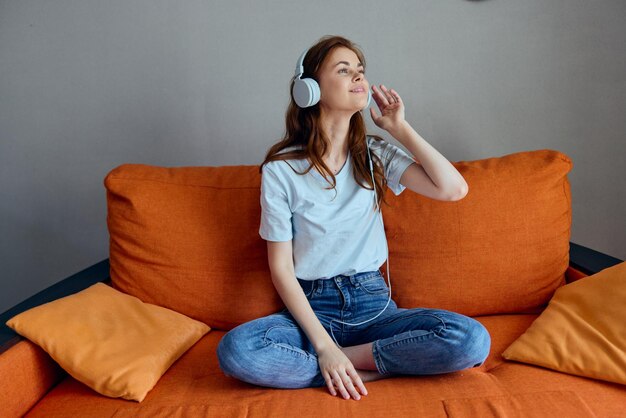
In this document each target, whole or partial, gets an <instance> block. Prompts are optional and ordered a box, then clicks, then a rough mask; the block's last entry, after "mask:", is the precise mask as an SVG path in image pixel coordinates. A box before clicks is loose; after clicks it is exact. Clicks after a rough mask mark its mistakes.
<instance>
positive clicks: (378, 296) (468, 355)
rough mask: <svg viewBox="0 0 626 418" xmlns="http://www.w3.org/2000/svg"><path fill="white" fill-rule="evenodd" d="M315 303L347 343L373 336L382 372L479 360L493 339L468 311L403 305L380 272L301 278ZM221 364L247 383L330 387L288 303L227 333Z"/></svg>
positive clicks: (448, 367) (416, 371) (449, 367)
mask: <svg viewBox="0 0 626 418" xmlns="http://www.w3.org/2000/svg"><path fill="white" fill-rule="evenodd" d="M297 280H298V283H300V286H301V287H302V289H303V290H304V294H305V295H306V297H307V299H308V301H309V303H310V304H311V308H312V309H313V311H314V312H315V314H316V316H317V318H318V319H319V320H320V322H321V324H322V326H324V328H325V329H326V331H328V333H329V335H332V336H334V339H336V340H337V342H338V343H339V344H340V345H341V346H342V347H348V346H353V345H359V344H365V343H368V342H373V345H372V353H373V357H374V362H375V364H376V367H377V369H378V372H379V373H381V374H408V375H432V374H440V373H449V372H454V371H458V370H462V369H466V368H469V367H475V366H479V365H481V364H482V363H483V362H484V361H485V359H486V358H487V356H488V355H489V349H490V346H491V338H490V336H489V333H488V332H487V330H486V329H485V327H484V326H483V325H482V324H481V323H480V322H478V321H476V320H475V319H473V318H470V317H468V316H464V315H461V314H457V313H454V312H450V311H445V310H441V309H427V308H415V309H405V308H398V306H397V305H396V303H395V302H394V301H393V299H391V301H390V302H389V305H388V306H387V308H386V309H385V311H384V312H383V313H382V314H381V315H380V316H379V317H377V318H376V319H374V320H372V321H370V322H367V323H364V324H361V325H357V326H349V325H344V324H341V323H338V322H337V321H334V322H333V323H332V334H331V320H333V319H335V320H339V321H343V322H348V323H359V322H363V321H365V320H367V319H370V318H372V317H374V316H376V315H377V314H378V313H379V312H380V311H381V310H382V309H383V308H384V307H385V305H386V304H387V300H388V298H389V288H388V287H387V283H386V282H385V279H384V278H383V276H382V275H381V273H380V271H378V270H377V271H369V272H363V273H358V274H355V275H352V276H344V275H339V276H335V277H333V278H330V279H318V280H313V281H305V280H300V279H297ZM217 357H218V361H219V366H220V368H221V369H222V371H223V372H224V373H225V374H226V375H229V376H232V377H235V378H237V379H239V380H243V381H245V382H248V383H252V384H255V385H259V386H266V387H275V388H306V387H321V386H326V382H325V381H324V377H323V376H322V374H321V371H320V368H319V365H318V361H317V354H316V352H315V349H314V347H313V345H312V344H311V342H310V341H309V339H308V337H307V335H306V334H305V333H304V331H303V330H302V329H301V328H300V326H299V324H298V323H297V322H296V320H295V319H294V317H293V316H292V315H291V314H290V313H289V311H288V310H287V308H285V309H283V310H282V311H281V312H277V313H274V314H271V315H268V316H265V317H262V318H258V319H255V320H253V321H249V322H246V323H243V324H241V325H239V326H237V327H235V328H233V329H232V330H230V331H229V332H228V333H226V334H225V335H224V336H223V337H222V339H221V340H220V342H219V345H218V347H217Z"/></svg>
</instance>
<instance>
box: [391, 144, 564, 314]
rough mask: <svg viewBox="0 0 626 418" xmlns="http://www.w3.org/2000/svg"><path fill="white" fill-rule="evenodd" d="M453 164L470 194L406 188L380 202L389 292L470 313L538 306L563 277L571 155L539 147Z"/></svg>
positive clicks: (410, 301)
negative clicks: (446, 197)
mask: <svg viewBox="0 0 626 418" xmlns="http://www.w3.org/2000/svg"><path fill="white" fill-rule="evenodd" d="M453 165H454V166H455V167H456V169H457V170H458V171H459V172H460V173H461V174H462V175H463V177H464V178H465V180H466V182H467V183H468V185H469V192H468V194H467V195H466V196H465V198H463V199H461V200H459V201H455V202H444V201H439V200H433V199H429V198H427V197H424V196H422V195H419V194H416V193H413V192H412V191H410V190H407V191H405V192H404V193H402V194H401V195H400V196H398V197H395V198H392V199H391V202H390V204H391V205H392V207H386V206H385V205H383V215H384V221H385V228H386V231H387V239H388V241H389V251H390V261H389V268H390V272H391V282H392V293H393V295H392V297H393V298H394V300H395V301H396V302H397V303H398V306H400V307H405V308H410V307H430V308H440V309H448V310H452V311H455V312H459V313H462V314H465V315H469V316H476V315H490V314H497V313H522V312H527V313H538V312H540V311H541V309H542V307H544V306H545V304H547V303H548V301H549V300H550V298H551V297H552V295H553V293H554V291H555V290H556V289H557V288H558V287H559V286H562V285H563V284H565V271H566V270H567V266H568V264H569V238H570V226H571V215H572V211H571V196H570V187H569V182H568V179H567V176H566V174H567V173H568V172H569V171H570V169H571V168H572V162H571V160H570V159H569V158H568V157H567V156H566V155H564V154H562V153H560V152H558V151H553V150H537V151H527V152H519V153H515V154H510V155H505V156H503V157H494V158H488V159H484V160H478V161H461V162H456V163H454V164H453ZM382 271H383V273H384V274H385V275H386V274H387V271H386V267H385V268H383V269H382Z"/></svg>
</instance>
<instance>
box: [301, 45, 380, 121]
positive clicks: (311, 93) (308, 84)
mask: <svg viewBox="0 0 626 418" xmlns="http://www.w3.org/2000/svg"><path fill="white" fill-rule="evenodd" d="M307 52H309V51H308V49H307V50H306V51H304V52H303V53H302V55H300V58H298V63H297V64H296V73H295V80H294V83H293V89H292V90H291V92H292V93H293V99H294V100H295V102H296V104H297V105H298V107H302V108H304V107H311V106H314V105H316V104H317V102H319V101H320V94H321V93H320V86H319V84H317V81H315V80H314V79H312V78H302V74H304V66H303V64H302V63H303V62H304V57H305V56H306V54H307ZM371 101H372V92H371V91H370V90H369V89H368V90H367V105H366V106H365V107H364V108H363V109H365V108H367V107H368V106H369V105H370V102H371Z"/></svg>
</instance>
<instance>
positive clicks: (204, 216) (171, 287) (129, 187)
mask: <svg viewBox="0 0 626 418" xmlns="http://www.w3.org/2000/svg"><path fill="white" fill-rule="evenodd" d="M105 186H106V188H107V204H108V216H107V224H108V228H109V235H110V251H109V252H110V260H109V261H110V265H111V284H112V285H113V287H115V288H117V289H120V290H122V291H124V292H125V293H128V294H131V295H134V296H137V297H138V298H139V299H141V300H143V301H144V302H148V303H154V304H157V305H160V306H164V307H166V308H170V309H173V310H175V311H177V312H180V313H183V314H185V315H188V316H191V317H193V318H197V319H198V320H200V321H202V322H204V323H206V324H207V325H209V326H210V327H211V328H214V329H222V330H229V329H231V328H234V327H235V326H237V325H239V324H241V323H243V322H246V321H249V320H252V319H254V318H258V317H261V316H265V315H269V314H271V313H273V312H276V311H279V310H280V309H282V307H283V306H284V305H283V303H282V300H281V299H280V296H279V295H278V293H277V292H276V290H275V289H274V285H273V284H272V280H271V276H270V271H269V267H268V263H267V246H266V243H265V241H264V240H263V239H262V238H261V237H260V236H259V234H258V230H259V224H260V221H261V204H260V187H261V174H260V173H259V167H258V166H223V167H177V168H165V167H155V166H149V165H142V164H125V165H122V166H119V167H117V168H115V169H114V170H112V171H111V172H110V173H109V174H108V175H107V177H106V179H105Z"/></svg>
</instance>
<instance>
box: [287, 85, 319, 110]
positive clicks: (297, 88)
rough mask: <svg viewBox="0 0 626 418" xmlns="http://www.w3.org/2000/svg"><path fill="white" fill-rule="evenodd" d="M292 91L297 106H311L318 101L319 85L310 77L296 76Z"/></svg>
mask: <svg viewBox="0 0 626 418" xmlns="http://www.w3.org/2000/svg"><path fill="white" fill-rule="evenodd" d="M292 93H293V99H294V101H295V102H296V104H297V105H298V107H311V106H314V105H315V104H317V102H319V101H320V93H321V92H320V86H319V85H318V84H317V81H315V80H313V79H312V78H296V79H295V81H294V84H293V90H292Z"/></svg>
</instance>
